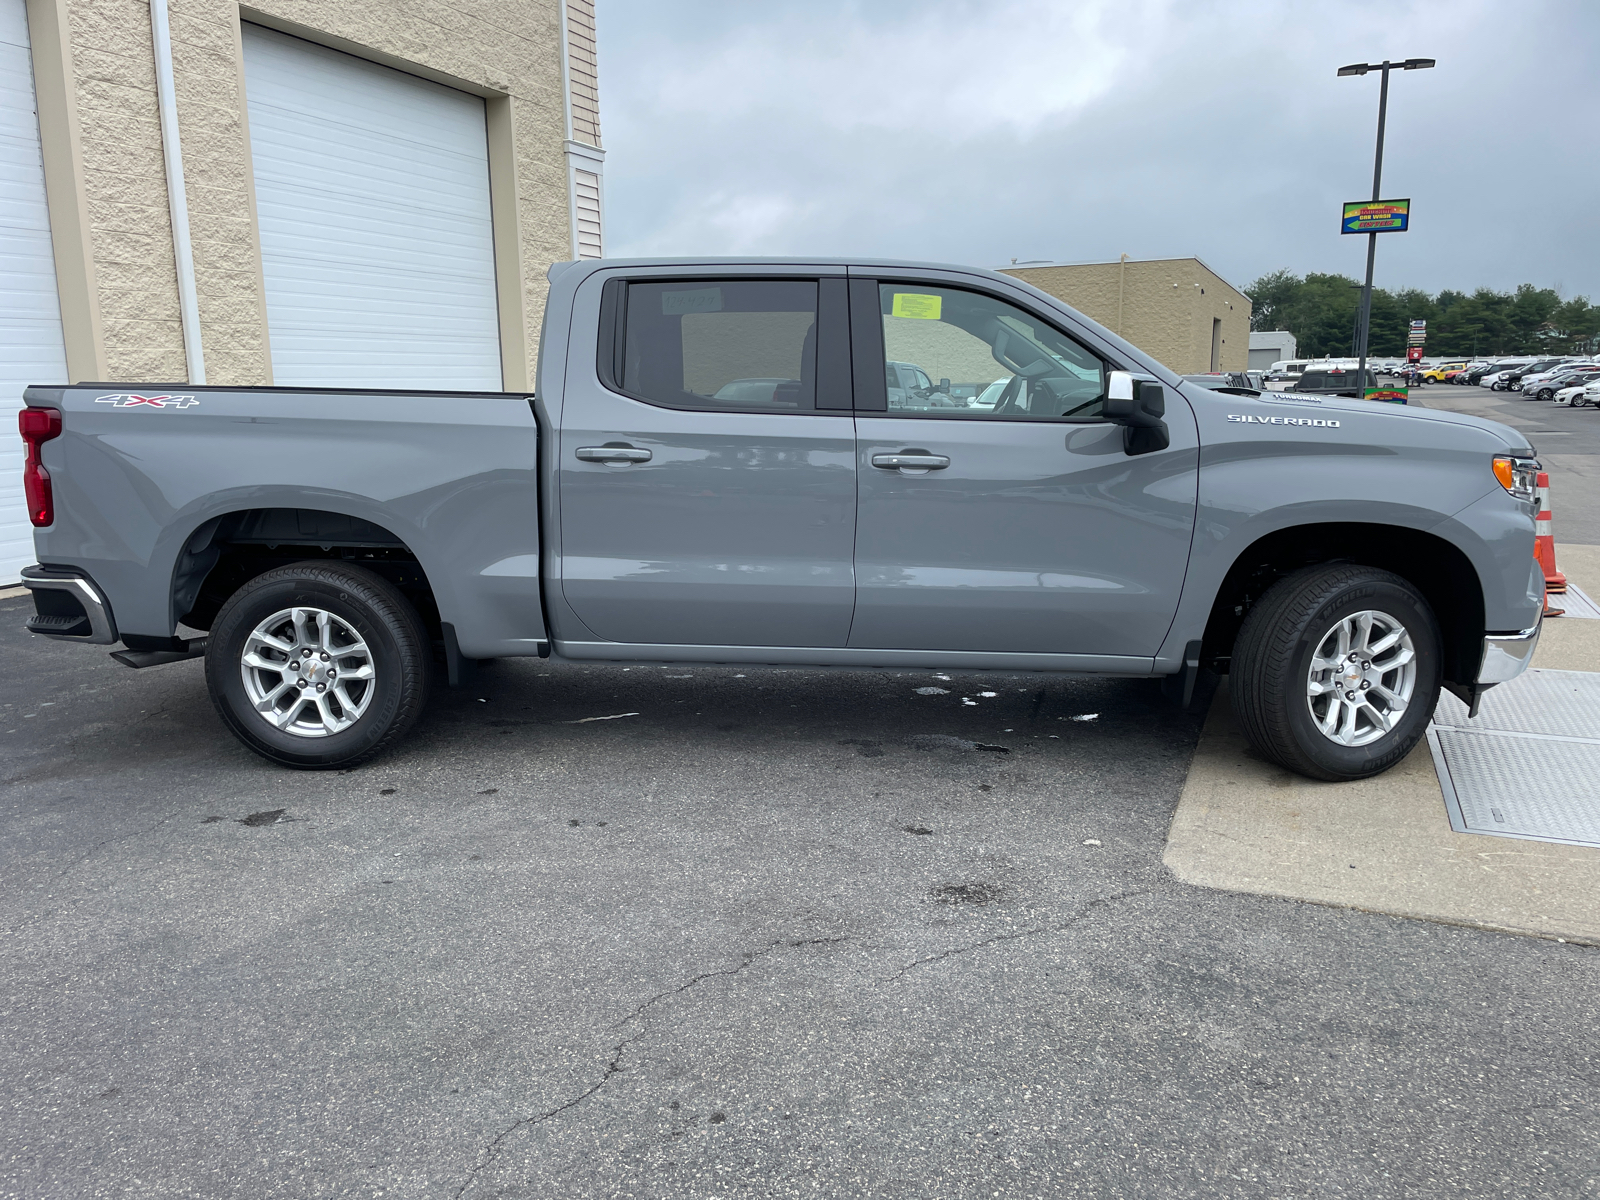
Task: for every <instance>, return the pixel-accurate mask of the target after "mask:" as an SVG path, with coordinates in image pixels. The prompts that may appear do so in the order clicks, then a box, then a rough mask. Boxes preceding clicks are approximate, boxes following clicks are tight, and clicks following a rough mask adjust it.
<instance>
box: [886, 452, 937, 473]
mask: <svg viewBox="0 0 1600 1200" xmlns="http://www.w3.org/2000/svg"><path fill="white" fill-rule="evenodd" d="M872 465H873V466H875V467H882V468H883V469H884V470H885V471H898V470H901V469H909V470H913V471H942V470H944V469H945V468H946V467H948V466H949V465H950V460H949V458H947V457H946V456H945V455H943V454H915V453H908V454H874V455H873V456H872Z"/></svg>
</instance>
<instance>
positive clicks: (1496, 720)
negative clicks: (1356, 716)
mask: <svg viewBox="0 0 1600 1200" xmlns="http://www.w3.org/2000/svg"><path fill="white" fill-rule="evenodd" d="M1428 745H1429V747H1430V749H1431V750H1432V751H1433V762H1434V767H1435V769H1436V770H1437V771H1438V774H1439V785H1440V787H1441V788H1442V789H1443V791H1444V797H1445V807H1446V809H1447V811H1448V813H1449V816H1450V827H1451V828H1452V829H1454V830H1456V831H1457V832H1459V833H1482V834H1491V835H1493V836H1496V837H1512V838H1527V839H1531V840H1534V841H1544V842H1566V843H1571V844H1575V845H1581V846H1600V675H1597V674H1593V673H1590V672H1585V671H1544V670H1535V671H1528V672H1527V673H1526V674H1524V675H1522V676H1521V677H1520V678H1518V679H1514V680H1512V681H1511V682H1510V683H1505V684H1501V685H1500V686H1499V687H1497V688H1493V689H1491V690H1490V691H1489V692H1488V693H1486V694H1485V696H1484V698H1483V703H1482V705H1481V706H1480V708H1479V711H1478V715H1477V716H1476V717H1474V718H1472V719H1471V720H1468V719H1467V709H1466V705H1464V704H1462V703H1461V702H1460V701H1459V700H1457V699H1456V698H1455V697H1454V696H1450V695H1448V694H1447V695H1444V696H1442V697H1440V700H1439V706H1438V709H1437V710H1436V711H1435V713H1434V723H1433V725H1431V726H1430V727H1429V729H1428Z"/></svg>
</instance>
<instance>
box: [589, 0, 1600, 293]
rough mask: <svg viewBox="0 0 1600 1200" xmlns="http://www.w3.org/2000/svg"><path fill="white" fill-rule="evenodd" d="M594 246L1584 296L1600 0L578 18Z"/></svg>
mask: <svg viewBox="0 0 1600 1200" xmlns="http://www.w3.org/2000/svg"><path fill="white" fill-rule="evenodd" d="M599 11H600V18H599V20H600V28H599V32H600V55H601V62H600V88H601V106H602V111H601V117H602V122H603V133H604V139H605V144H606V150H607V156H606V217H607V226H608V228H607V240H608V245H607V253H608V254H610V255H612V256H625V255H676V254H702V253H704V254H874V255H886V256H892V257H897V258H926V259H936V260H941V261H951V262H963V263H973V264H977V265H981V266H997V265H1001V264H1004V263H1007V262H1009V261H1010V260H1011V259H1013V258H1015V259H1018V260H1021V261H1027V260H1030V259H1045V260H1051V261H1059V262H1084V261H1094V260H1107V259H1115V258H1116V257H1117V255H1118V254H1121V253H1127V254H1128V255H1130V256H1131V257H1133V258H1160V257H1170V256H1186V255H1197V256H1199V257H1200V258H1203V259H1205V260H1206V262H1208V263H1209V264H1210V265H1211V266H1212V267H1213V268H1215V269H1216V270H1217V271H1218V272H1219V273H1221V274H1222V275H1223V276H1224V277H1226V278H1228V279H1230V280H1232V281H1233V282H1234V283H1236V284H1244V283H1248V282H1249V281H1250V280H1252V279H1255V278H1256V277H1258V276H1259V275H1261V274H1263V273H1265V272H1267V271H1272V270H1276V269H1278V268H1280V267H1287V268H1289V269H1290V270H1292V271H1295V272H1297V273H1303V272H1305V271H1342V272H1344V273H1346V274H1350V275H1353V276H1357V277H1359V275H1360V274H1361V272H1362V270H1363V269H1364V266H1365V250H1366V247H1365V239H1364V238H1359V237H1344V238H1341V237H1340V236H1339V233H1338V218H1339V205H1340V203H1341V202H1342V201H1344V200H1358V199H1365V198H1366V197H1368V196H1369V195H1370V194H1371V186H1372V150H1373V138H1374V133H1375V126H1376V120H1377V105H1378V82H1377V76H1376V75H1368V76H1366V77H1365V78H1355V79H1350V78H1346V79H1339V78H1336V77H1335V74H1334V72H1335V70H1336V68H1337V67H1339V66H1340V65H1342V64H1344V63H1349V62H1360V61H1363V60H1365V61H1371V62H1377V61H1381V60H1382V59H1383V58H1384V57H1385V56H1388V57H1390V58H1392V59H1402V58H1407V57H1430V58H1436V59H1437V60H1438V62H1439V65H1438V67H1436V68H1435V69H1433V70H1431V71H1413V72H1409V73H1405V74H1399V75H1396V76H1394V77H1393V83H1392V86H1391V88H1390V104H1389V125H1388V138H1387V149H1386V153H1385V162H1384V176H1383V178H1384V183H1383V193H1384V197H1385V198H1390V197H1410V198H1411V199H1412V214H1413V216H1412V222H1413V228H1412V231H1411V232H1409V233H1404V234H1392V235H1388V236H1386V237H1385V238H1383V239H1382V240H1381V241H1380V243H1379V253H1378V283H1379V284H1380V285H1382V286H1389V287H1404V286H1415V287H1422V288H1425V289H1427V290H1429V291H1436V290H1438V289H1440V288H1445V287H1453V288H1460V289H1471V288H1473V287H1477V286H1484V285H1487V286H1490V287H1496V288H1512V287H1515V286H1516V285H1517V284H1519V283H1523V282H1531V283H1535V284H1538V285H1540V286H1554V287H1558V288H1560V289H1561V290H1562V291H1563V293H1564V294H1567V295H1573V294H1586V295H1588V296H1590V298H1591V299H1595V300H1597V301H1600V0H1381V2H1380V0H916V2H912V0H600V3H599Z"/></svg>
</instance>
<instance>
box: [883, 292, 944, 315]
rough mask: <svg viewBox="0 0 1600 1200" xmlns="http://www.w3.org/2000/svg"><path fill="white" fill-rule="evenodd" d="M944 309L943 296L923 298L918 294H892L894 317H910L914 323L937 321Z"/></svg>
mask: <svg viewBox="0 0 1600 1200" xmlns="http://www.w3.org/2000/svg"><path fill="white" fill-rule="evenodd" d="M943 308H944V297H943V296H924V295H922V294H920V293H918V292H896V293H895V294H894V308H893V309H892V310H891V311H892V313H893V315H894V316H897V317H910V318H911V319H912V320H914V321H937V320H938V319H939V314H940V312H941V311H943Z"/></svg>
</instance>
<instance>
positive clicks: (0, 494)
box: [0, 0, 67, 586]
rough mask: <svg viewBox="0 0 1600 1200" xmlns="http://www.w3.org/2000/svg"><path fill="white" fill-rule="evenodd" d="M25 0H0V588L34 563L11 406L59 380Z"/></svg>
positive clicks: (56, 304) (63, 361)
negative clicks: (34, 386) (29, 390)
mask: <svg viewBox="0 0 1600 1200" xmlns="http://www.w3.org/2000/svg"><path fill="white" fill-rule="evenodd" d="M66 381H67V356H66V352H65V351H64V350H63V348H62V343H61V304H60V301H59V300H58V299H57V297H56V267H55V256H54V254H53V253H52V251H51V247H50V217H49V213H48V211H47V210H46V208H45V195H44V162H43V160H42V159H41V157H40V154H39V118H38V115H37V113H36V112H35V110H34V99H33V60H32V57H31V56H30V54H29V50H28V17H27V11H26V9H25V8H24V7H23V0H0V586H3V585H5V584H10V583H16V582H17V580H18V579H19V578H21V571H22V568H23V567H25V566H27V565H28V564H29V563H32V562H35V561H36V556H35V555H34V553H33V526H32V525H30V524H29V523H28V510H27V506H26V505H25V504H24V502H23V498H22V458H23V455H22V439H21V438H19V437H18V436H17V411H18V410H19V409H20V408H21V407H22V390H23V388H25V387H27V386H28V385H29V384H30V383H65V382H66Z"/></svg>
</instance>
